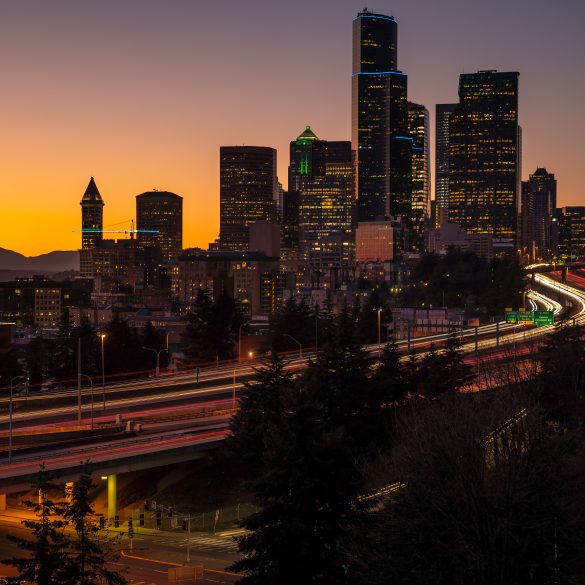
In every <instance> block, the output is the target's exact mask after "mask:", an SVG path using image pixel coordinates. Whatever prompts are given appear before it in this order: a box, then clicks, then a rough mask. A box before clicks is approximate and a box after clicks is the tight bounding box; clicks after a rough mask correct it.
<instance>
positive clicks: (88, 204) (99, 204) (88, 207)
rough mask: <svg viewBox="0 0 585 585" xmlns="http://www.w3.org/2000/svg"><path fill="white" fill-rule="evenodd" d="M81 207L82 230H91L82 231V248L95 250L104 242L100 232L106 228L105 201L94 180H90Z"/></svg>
mask: <svg viewBox="0 0 585 585" xmlns="http://www.w3.org/2000/svg"><path fill="white" fill-rule="evenodd" d="M80 205H81V229H82V230H91V231H89V232H86V231H82V234H81V247H82V248H83V249H86V248H95V247H96V245H97V244H98V243H99V242H101V240H102V237H103V236H102V232H101V231H100V230H102V229H103V227H104V205H105V203H104V201H103V199H102V196H101V195H100V192H99V190H98V188H97V185H96V184H95V181H94V180H93V177H91V178H90V180H89V184H88V185H87V189H86V190H85V193H84V194H83V197H82V198H81V201H80Z"/></svg>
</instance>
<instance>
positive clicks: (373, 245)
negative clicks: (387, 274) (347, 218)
mask: <svg viewBox="0 0 585 585" xmlns="http://www.w3.org/2000/svg"><path fill="white" fill-rule="evenodd" d="M395 229H396V228H395V227H393V225H392V223H391V222H389V221H365V222H360V223H358V227H357V229H356V232H355V246H356V262H358V263H361V262H384V261H385V260H390V261H392V260H394V231H395Z"/></svg>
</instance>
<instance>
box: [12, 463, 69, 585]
mask: <svg viewBox="0 0 585 585" xmlns="http://www.w3.org/2000/svg"><path fill="white" fill-rule="evenodd" d="M33 487H34V490H35V492H37V493H38V495H39V497H38V500H37V501H31V500H26V501H24V502H23V504H24V506H25V507H26V508H27V509H28V510H31V511H32V512H34V514H35V515H36V519H35V520H23V521H22V524H23V525H24V526H26V528H28V529H29V530H30V531H31V533H32V537H31V538H30V539H29V538H24V537H20V536H14V535H8V538H9V539H10V540H11V541H12V542H14V543H16V544H17V545H18V548H19V549H20V550H21V551H22V552H23V553H27V554H26V555H25V556H23V557H14V558H11V559H7V560H4V561H2V562H3V563H4V564H6V565H11V566H13V567H15V568H16V569H17V570H18V573H19V577H18V579H14V582H15V583H20V582H21V581H26V582H30V583H35V585H70V584H72V583H74V581H72V580H71V571H72V565H71V562H70V559H69V555H68V551H69V546H70V540H69V538H68V537H67V535H66V534H65V527H66V525H67V521H66V520H65V519H63V514H64V513H65V506H64V505H63V504H61V503H58V502H56V501H54V500H52V499H51V492H54V491H56V490H57V489H58V488H57V486H56V485H55V484H54V483H53V482H52V481H51V478H50V477H49V475H48V474H47V473H46V472H45V469H44V466H41V469H40V471H39V474H38V476H37V479H36V482H35V484H34V486H33ZM61 491H62V490H61Z"/></svg>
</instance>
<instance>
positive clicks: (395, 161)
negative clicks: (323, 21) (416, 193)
mask: <svg viewBox="0 0 585 585" xmlns="http://www.w3.org/2000/svg"><path fill="white" fill-rule="evenodd" d="M397 34H398V25H397V23H396V20H394V18H393V17H391V16H386V15H383V14H374V13H372V12H368V11H367V10H364V11H363V12H360V13H359V14H358V15H357V18H355V20H354V21H353V75H352V146H353V149H354V151H355V153H356V154H355V162H356V174H357V178H356V192H357V209H358V220H359V221H375V220H376V219H381V218H383V217H384V216H388V215H390V214H392V215H404V216H406V217H407V216H408V213H409V211H410V207H411V172H412V163H411V155H412V138H411V137H410V136H409V134H408V117H407V95H406V93H407V76H406V75H405V74H404V73H402V72H401V71H398V70H397V67H398V58H397Z"/></svg>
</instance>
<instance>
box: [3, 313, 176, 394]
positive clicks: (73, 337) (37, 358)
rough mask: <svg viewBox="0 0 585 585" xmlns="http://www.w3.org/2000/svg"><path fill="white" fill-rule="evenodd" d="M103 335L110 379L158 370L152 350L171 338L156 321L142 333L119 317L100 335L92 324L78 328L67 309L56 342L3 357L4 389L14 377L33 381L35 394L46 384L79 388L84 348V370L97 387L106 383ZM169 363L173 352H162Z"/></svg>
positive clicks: (40, 340)
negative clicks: (100, 381) (170, 353)
mask: <svg viewBox="0 0 585 585" xmlns="http://www.w3.org/2000/svg"><path fill="white" fill-rule="evenodd" d="M102 334H104V335H105V338H104V343H103V347H104V373H105V375H106V376H111V375H115V374H121V373H125V372H146V371H148V370H154V368H155V367H156V355H155V353H154V352H153V351H151V350H152V349H155V350H157V351H158V350H161V349H163V348H165V347H166V339H165V336H164V335H163V333H161V332H160V331H158V330H157V329H156V328H155V327H154V326H153V325H152V323H150V322H148V323H147V324H146V326H145V327H144V330H143V331H142V332H141V333H138V332H137V331H136V330H135V329H133V328H131V327H130V326H129V325H128V322H127V321H125V320H124V319H122V318H121V317H120V316H119V315H117V314H116V315H114V318H113V319H112V320H111V321H110V322H109V323H108V324H107V325H106V327H105V328H104V329H103V330H101V331H97V330H96V328H95V327H93V326H92V325H91V324H90V323H89V321H87V320H84V321H82V323H81V324H80V325H79V326H78V327H74V326H73V325H71V322H70V319H69V312H68V311H67V310H65V311H64V312H63V316H62V318H61V323H60V326H59V330H58V333H57V336H56V338H47V337H35V338H33V339H31V341H30V342H29V343H28V345H27V346H26V347H25V348H24V350H23V351H20V352H19V351H18V350H16V349H13V350H11V352H10V353H9V354H8V356H7V359H6V360H5V359H4V356H2V359H0V364H1V365H0V387H3V388H6V387H7V386H8V385H9V383H10V379H12V378H13V377H14V376H22V377H23V378H27V379H28V385H29V388H30V390H31V391H33V392H34V391H35V390H37V389H39V388H40V387H41V386H42V385H43V384H52V385H71V384H75V383H76V381H77V372H78V356H79V349H80V348H81V372H82V373H83V374H85V375H86V376H90V377H91V378H95V380H94V383H95V382H96V381H98V380H101V375H102V348H101V344H102V340H101V335H102ZM145 348H151V349H145ZM168 360H169V356H168V353H167V352H164V351H163V352H161V354H160V366H161V368H163V367H166V365H167V364H168ZM84 383H85V382H84Z"/></svg>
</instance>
